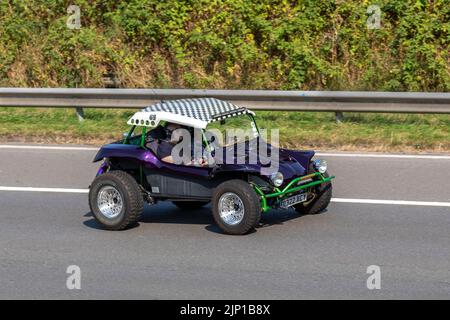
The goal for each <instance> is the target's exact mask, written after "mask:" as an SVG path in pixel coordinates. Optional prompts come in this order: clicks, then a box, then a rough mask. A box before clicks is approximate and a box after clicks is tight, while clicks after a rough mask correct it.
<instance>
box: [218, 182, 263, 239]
mask: <svg viewBox="0 0 450 320" xmlns="http://www.w3.org/2000/svg"><path fill="white" fill-rule="evenodd" d="M212 209H213V217H214V220H215V222H216V223H217V225H218V226H219V227H220V229H222V230H223V231H224V232H225V233H227V234H235V235H240V234H245V233H247V232H249V231H250V230H251V229H253V228H254V227H256V226H257V225H258V223H259V220H260V219H261V204H260V200H259V198H258V196H257V195H256V193H255V191H254V190H253V188H252V187H251V186H250V185H249V184H248V183H247V182H245V181H243V180H229V181H226V182H224V183H222V184H220V185H219V186H218V187H217V188H216V189H215V190H214V193H213V199H212Z"/></svg>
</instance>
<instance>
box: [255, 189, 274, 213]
mask: <svg viewBox="0 0 450 320" xmlns="http://www.w3.org/2000/svg"><path fill="white" fill-rule="evenodd" d="M252 186H253V189H255V192H256V193H257V194H258V195H259V196H260V197H261V210H262V212H266V211H269V210H270V206H268V205H267V199H266V197H265V196H264V192H262V190H261V189H260V188H259V187H258V186H257V185H256V184H252Z"/></svg>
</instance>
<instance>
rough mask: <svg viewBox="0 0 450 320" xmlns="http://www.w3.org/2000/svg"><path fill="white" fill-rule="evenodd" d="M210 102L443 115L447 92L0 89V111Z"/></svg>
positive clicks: (449, 100) (449, 109) (449, 102)
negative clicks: (3, 108) (189, 100)
mask: <svg viewBox="0 0 450 320" xmlns="http://www.w3.org/2000/svg"><path fill="white" fill-rule="evenodd" d="M197 97H215V98H218V99H222V100H227V101H230V102H233V103H235V104H237V105H239V106H242V107H248V108H249V109H253V110H270V111H331V112H336V113H341V112H387V113H449V114H450V93H448V92H442V93H431V92H430V93H424V92H369V91H273V90H190V89H63V88H57V89H50V88H48V89H47V88H45V89H42V88H35V89H30V88H0V106H8V107H73V108H136V109H137V108H143V107H145V106H148V105H150V104H152V103H155V102H158V101H161V100H170V99H182V98H197Z"/></svg>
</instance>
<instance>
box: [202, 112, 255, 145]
mask: <svg viewBox="0 0 450 320" xmlns="http://www.w3.org/2000/svg"><path fill="white" fill-rule="evenodd" d="M206 135H207V136H208V140H210V137H214V138H212V139H213V140H214V143H215V145H216V146H222V147H226V146H229V145H232V144H235V143H241V142H245V141H249V140H252V139H254V138H257V137H258V136H259V133H258V129H257V127H256V123H255V121H254V119H253V117H252V116H251V115H249V114H243V115H239V116H235V117H230V118H227V119H225V120H221V121H215V122H212V123H210V124H209V125H208V127H206ZM210 141H211V140H210Z"/></svg>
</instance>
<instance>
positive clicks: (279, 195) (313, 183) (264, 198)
mask: <svg viewBox="0 0 450 320" xmlns="http://www.w3.org/2000/svg"><path fill="white" fill-rule="evenodd" d="M317 177H318V178H319V180H315V181H311V182H308V183H303V184H301V185H297V184H298V183H300V182H302V181H305V180H309V179H314V178H317ZM334 178H335V176H331V177H324V176H323V175H322V174H321V173H320V172H314V173H311V174H308V175H305V176H302V177H298V178H295V179H293V180H292V181H291V182H289V183H288V184H287V185H286V187H284V188H283V190H280V189H278V188H274V191H275V192H272V193H268V194H265V193H264V192H263V191H262V190H261V188H260V187H258V186H257V185H256V184H252V185H253V188H254V190H255V192H256V193H257V194H258V195H259V196H260V198H261V209H262V211H263V212H266V211H268V210H270V209H271V208H272V207H271V206H269V205H267V199H271V198H279V199H281V198H283V197H285V196H286V195H288V194H291V193H294V192H297V191H300V190H303V189H307V188H310V187H314V186H317V185H319V184H322V183H327V182H330V181H331V180H332V179H334ZM294 185H297V186H295V187H293V186H294Z"/></svg>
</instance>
